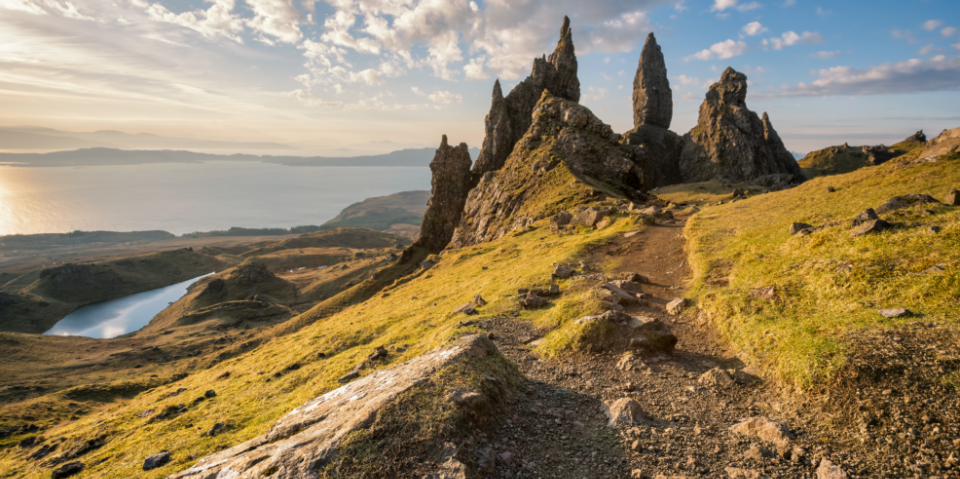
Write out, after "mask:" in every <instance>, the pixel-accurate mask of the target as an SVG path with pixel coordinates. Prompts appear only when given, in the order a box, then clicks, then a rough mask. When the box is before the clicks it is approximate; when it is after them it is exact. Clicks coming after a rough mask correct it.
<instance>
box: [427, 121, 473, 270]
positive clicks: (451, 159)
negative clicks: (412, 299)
mask: <svg viewBox="0 0 960 479" xmlns="http://www.w3.org/2000/svg"><path fill="white" fill-rule="evenodd" d="M470 165H471V161H470V152H469V151H468V150H467V144H466V143H460V145H459V146H457V147H452V146H450V145H448V144H447V135H443V139H442V140H441V142H440V148H437V152H436V154H434V156H433V161H431V162H430V171H431V172H432V173H433V179H432V180H431V181H430V184H431V186H432V188H431V192H430V193H431V194H430V202H429V203H427V211H426V212H425V213H424V214H423V223H422V224H421V225H420V238H419V239H418V240H417V242H416V243H415V246H422V247H424V248H427V249H429V250H432V251H440V250H442V249H443V248H446V247H447V244H448V243H450V239H451V238H452V237H453V232H454V230H455V229H456V227H457V224H459V223H460V216H461V214H462V213H463V204H464V203H465V202H466V201H467V194H469V193H470V186H471V185H470Z"/></svg>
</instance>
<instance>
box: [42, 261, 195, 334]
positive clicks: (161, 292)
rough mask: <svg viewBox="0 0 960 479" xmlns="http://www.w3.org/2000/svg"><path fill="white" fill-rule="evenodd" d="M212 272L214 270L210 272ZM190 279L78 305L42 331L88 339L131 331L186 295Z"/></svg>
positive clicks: (191, 281)
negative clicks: (98, 301) (116, 297)
mask: <svg viewBox="0 0 960 479" xmlns="http://www.w3.org/2000/svg"><path fill="white" fill-rule="evenodd" d="M210 274H213V273H210ZM205 276H209V274H205V275H203V276H200V277H197V278H193V279H191V280H188V281H184V282H182V283H177V284H174V285H170V286H167V287H165V288H159V289H154V290H152V291H144V292H142V293H137V294H131V295H130V296H125V297H123V298H119V299H114V300H111V301H104V302H102V303H96V304H88V305H86V306H83V307H80V308H78V309H77V310H76V311H74V312H72V313H70V314H69V315H67V317H65V318H63V319H61V320H60V322H58V323H57V324H56V325H55V326H54V327H53V328H52V329H50V331H47V332H46V333H43V334H51V335H56V336H86V337H88V338H102V339H108V338H115V337H117V336H120V335H123V334H127V333H132V332H134V331H137V330H139V329H140V328H143V327H144V326H146V325H147V323H149V322H150V320H151V319H153V317H154V316H156V315H157V314H158V313H160V311H163V310H164V309H166V307H167V306H169V305H170V303H172V302H174V301H176V300H178V299H180V298H182V297H183V295H185V294H187V288H188V287H189V286H190V285H191V284H193V283H196V282H197V280H199V279H200V278H203V277H205Z"/></svg>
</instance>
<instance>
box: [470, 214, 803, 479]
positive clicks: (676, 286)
mask: <svg viewBox="0 0 960 479" xmlns="http://www.w3.org/2000/svg"><path fill="white" fill-rule="evenodd" d="M683 225H684V222H683V221H682V220H678V221H676V222H675V223H673V224H666V225H656V226H650V227H648V228H647V229H646V230H645V231H643V232H642V233H640V234H636V235H633V236H631V237H629V238H627V237H618V238H616V239H615V240H613V241H612V242H611V243H609V244H607V245H604V246H603V247H600V248H598V249H596V250H595V251H594V252H593V253H591V255H590V257H589V259H588V261H587V266H588V267H592V269H594V270H595V271H599V270H600V267H601V266H603V265H609V264H618V266H616V267H614V268H613V269H611V270H605V271H603V274H604V275H606V276H607V277H614V276H619V274H620V273H622V272H636V273H640V274H643V275H645V276H647V277H648V278H649V280H650V282H651V283H652V284H650V285H645V287H644V292H645V293H647V294H648V295H649V296H650V306H648V307H629V308H628V309H627V310H626V312H627V313H628V314H631V315H640V314H643V315H647V316H654V317H656V318H659V319H661V320H662V321H664V322H666V323H667V324H668V325H669V326H670V328H671V329H672V330H673V332H674V334H676V336H677V337H678V338H679V343H678V344H677V347H676V350H675V352H674V354H672V355H654V356H647V357H645V358H644V359H643V364H642V366H641V367H639V368H637V370H633V371H621V370H618V369H617V363H618V361H619V360H620V358H621V357H622V355H623V351H611V352H606V353H599V354H583V355H580V356H578V357H575V358H567V359H566V360H563V361H545V360H541V359H539V358H538V357H537V356H535V355H533V354H531V353H530V349H531V346H530V345H529V344H528V343H529V342H530V341H531V340H532V339H533V338H536V337H538V335H539V333H538V332H537V331H534V330H531V329H530V327H529V325H528V324H526V323H525V322H523V321H520V320H515V319H509V318H495V319H489V320H487V321H485V322H484V323H483V327H485V328H486V329H487V330H489V331H492V332H494V334H495V335H496V336H497V343H498V346H499V347H500V349H501V351H502V352H503V353H504V354H505V355H506V356H507V357H509V358H510V359H511V360H513V361H514V362H516V363H517V364H518V365H519V367H520V370H521V371H522V372H523V373H524V374H525V375H526V376H527V377H528V378H529V379H530V380H531V381H530V383H529V387H528V389H527V390H526V391H525V397H523V398H521V400H520V402H519V404H516V405H515V406H516V408H515V410H516V413H515V415H514V417H513V418H512V419H511V422H510V424H509V425H508V426H507V427H505V428H504V430H503V431H502V435H501V436H500V437H492V438H486V439H487V443H488V444H489V446H490V447H491V448H492V449H493V450H494V451H495V452H496V453H497V454H501V453H503V452H509V453H510V454H512V455H513V457H512V458H511V461H510V464H509V465H507V464H506V462H505V461H503V460H498V461H497V464H498V471H499V473H498V474H494V475H491V477H518V478H520V477H530V478H606V477H610V478H631V477H643V478H647V477H649V478H656V477H658V476H661V475H662V476H663V477H667V478H670V477H728V472H727V470H726V469H727V468H728V467H736V468H741V469H745V470H747V471H755V472H757V473H760V474H766V475H769V476H771V477H790V478H805V477H810V478H812V477H816V472H815V471H816V468H815V467H814V462H813V459H814V456H815V454H814V453H815V451H809V450H808V451H803V452H804V454H800V455H793V458H792V459H791V458H785V457H783V456H781V455H778V454H777V453H776V452H775V451H773V450H772V449H773V446H772V445H770V444H758V445H754V448H753V450H751V445H752V442H754V441H756V440H755V439H754V440H753V441H751V440H750V439H747V438H742V437H740V436H736V435H734V434H732V433H730V432H729V429H730V427H731V426H732V425H734V424H736V423H738V422H739V421H740V420H742V419H744V418H749V417H754V416H764V417H771V418H774V419H778V418H777V413H776V411H774V408H775V407H777V403H776V402H775V401H773V400H771V398H774V397H776V396H775V394H774V393H775V392H776V391H773V390H772V388H770V387H769V386H767V385H766V384H764V383H763V382H760V381H757V382H755V383H751V384H741V385H734V386H732V387H729V388H710V387H703V386H701V385H699V384H698V378H699V377H700V376H701V375H702V374H703V373H704V372H706V371H708V370H710V369H713V368H716V367H720V368H724V369H740V368H742V367H743V366H744V365H743V364H742V363H740V361H739V360H737V359H736V358H735V357H732V356H730V355H729V354H726V352H725V349H724V347H723V345H722V343H721V342H719V341H718V340H717V338H716V336H715V334H714V333H713V332H712V331H711V330H710V329H709V328H708V327H707V326H706V325H698V324H697V321H696V319H695V318H694V317H691V316H682V317H678V318H677V317H671V316H670V315H668V314H667V313H666V312H665V305H666V304H667V303H668V302H669V301H671V300H672V299H674V298H678V297H681V296H683V294H684V293H685V291H686V284H687V283H685V280H688V279H689V277H690V273H689V269H688V267H687V264H686V256H685V254H684V249H683V246H684V243H683V238H682V230H683ZM611 260H612V261H611ZM691 309H692V308H691ZM623 397H630V398H634V399H636V400H637V401H638V402H639V403H640V404H641V405H642V408H643V410H644V412H645V413H646V414H647V415H648V416H649V420H648V421H647V422H646V423H645V424H642V425H637V426H635V427H626V428H620V429H614V428H610V427H607V426H606V423H607V419H606V417H605V416H604V415H603V413H602V403H603V401H606V400H611V399H619V398H623ZM789 426H791V429H792V430H793V431H794V432H795V433H801V436H802V431H799V430H797V429H796V428H794V427H792V426H793V425H789ZM798 440H799V439H798ZM798 444H799V443H798ZM758 446H759V447H758ZM797 452H800V451H797ZM787 455H788V456H789V455H790V453H787ZM638 471H639V473H638ZM743 477H762V476H759V475H747V476H743Z"/></svg>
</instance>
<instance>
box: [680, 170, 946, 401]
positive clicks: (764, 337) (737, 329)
mask: <svg viewBox="0 0 960 479" xmlns="http://www.w3.org/2000/svg"><path fill="white" fill-rule="evenodd" d="M827 186H833V187H834V188H835V189H836V191H835V192H833V193H828V192H827V190H826V188H827ZM951 188H960V164H958V163H957V161H955V160H953V161H940V162H936V163H919V164H910V163H909V162H906V163H905V162H902V161H900V160H893V161H890V162H889V163H886V164H884V165H881V166H878V167H872V168H862V169H859V170H857V171H854V172H852V173H847V174H844V175H837V176H830V177H821V178H815V179H813V180H810V181H808V182H806V183H804V184H803V185H801V186H799V187H796V188H793V189H790V190H786V191H780V192H775V193H771V194H766V195H760V196H755V197H751V198H749V199H747V200H743V201H739V202H736V203H728V204H724V205H721V206H716V207H711V208H709V209H706V210H704V211H703V212H701V213H699V214H697V215H696V216H694V217H693V219H692V220H691V221H690V222H689V223H688V224H687V227H686V230H685V233H686V236H687V239H688V248H689V250H690V260H691V265H692V266H693V268H694V271H695V277H694V288H693V290H692V296H698V297H699V299H698V300H699V307H700V308H702V309H704V310H706V311H707V312H708V313H709V315H710V318H711V320H712V322H713V323H714V324H715V325H716V326H717V327H718V328H719V329H720V331H721V332H722V333H723V334H724V335H725V336H726V338H727V339H729V341H730V342H731V343H733V344H734V345H735V346H736V348H737V349H738V350H740V351H741V352H742V357H743V358H744V360H745V361H747V362H750V363H755V364H762V365H764V366H766V369H767V370H768V371H770V372H771V373H772V375H773V376H776V377H778V378H780V379H782V380H783V381H785V382H787V383H791V384H795V385H800V386H809V385H812V384H815V383H819V382H822V381H824V380H827V379H829V378H831V377H832V375H834V374H835V373H836V372H837V371H838V370H839V369H840V368H841V367H842V366H843V364H844V362H845V360H846V359H848V352H849V351H850V349H851V344H852V342H855V341H856V339H854V338H855V337H856V333H858V332H862V331H872V330H882V329H884V328H888V327H892V326H896V325H898V324H903V323H906V322H915V321H923V322H933V323H943V324H946V325H949V326H950V327H955V326H956V321H957V319H958V316H957V311H958V307H957V304H958V300H960V294H958V291H960V248H958V246H960V208H957V207H949V206H945V205H942V204H939V203H936V204H922V205H921V204H915V205H913V206H910V207H908V208H904V209H900V210H896V211H893V212H890V213H885V214H881V215H880V216H881V218H882V219H885V220H886V221H889V222H890V223H893V224H894V226H895V227H894V229H893V230H891V231H886V232H882V233H877V234H872V235H867V236H861V237H856V238H852V237H850V232H851V226H850V220H852V219H853V217H854V216H856V215H857V214H858V213H860V212H862V211H863V210H865V209H866V208H877V207H878V206H879V205H881V204H882V203H884V202H885V201H886V200H888V199H889V198H891V197H894V196H902V195H906V194H911V193H917V194H928V195H931V196H933V197H934V198H937V199H939V200H940V201H943V199H944V197H945V195H946V194H947V192H948V191H949V190H950V189H951ZM792 222H804V223H809V224H812V225H815V226H820V225H827V227H826V228H824V229H822V230H820V231H816V232H814V233H813V234H810V235H809V236H800V235H796V236H791V235H790V234H789V232H788V229H789V226H790V224H791V223H792ZM930 226H938V227H940V228H942V230H940V232H939V233H936V234H934V233H932V232H931V231H930V230H929V227H930ZM937 265H940V266H941V267H942V268H944V269H943V270H942V271H941V270H934V271H930V268H932V267H934V266H937ZM767 286H774V287H775V288H776V299H775V300H774V301H766V300H762V299H757V298H754V297H751V296H750V294H749V293H750V292H751V291H752V290H754V289H756V288H763V287H767ZM895 307H906V308H909V309H910V310H911V311H913V312H915V313H916V315H915V316H912V317H907V318H902V319H885V318H883V317H881V316H880V315H879V314H878V313H877V311H878V310H879V309H881V308H895Z"/></svg>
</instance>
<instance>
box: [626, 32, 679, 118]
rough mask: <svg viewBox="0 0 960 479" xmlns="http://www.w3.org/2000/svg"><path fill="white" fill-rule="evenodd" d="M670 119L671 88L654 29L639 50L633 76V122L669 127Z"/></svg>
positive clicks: (671, 113)
mask: <svg viewBox="0 0 960 479" xmlns="http://www.w3.org/2000/svg"><path fill="white" fill-rule="evenodd" d="M672 119H673V92H672V91H671V90H670V80H668V79H667V65H666V63H665V62H664V60H663V52H661V51H660V45H657V39H656V37H654V36H653V32H650V34H649V35H647V41H646V43H644V45H643V51H642V52H641V53H640V64H639V65H638V66H637V75H636V76H635V77H634V79H633V126H634V127H639V126H640V125H643V124H650V125H656V126H660V127H663V128H670V120H672Z"/></svg>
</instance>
